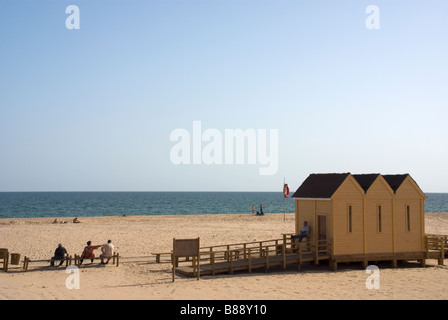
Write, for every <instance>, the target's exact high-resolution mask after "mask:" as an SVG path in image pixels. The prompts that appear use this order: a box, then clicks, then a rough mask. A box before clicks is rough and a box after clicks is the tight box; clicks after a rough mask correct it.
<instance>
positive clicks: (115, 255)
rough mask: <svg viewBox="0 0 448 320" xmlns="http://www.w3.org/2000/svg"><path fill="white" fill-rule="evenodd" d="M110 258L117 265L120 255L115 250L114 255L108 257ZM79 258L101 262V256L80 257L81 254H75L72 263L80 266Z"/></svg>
mask: <svg viewBox="0 0 448 320" xmlns="http://www.w3.org/2000/svg"><path fill="white" fill-rule="evenodd" d="M105 259H108V258H103V260H105ZM110 259H112V264H115V265H116V266H117V267H118V265H119V263H120V255H119V254H118V252H115V253H114V255H113V256H112V257H111V258H110ZM81 260H93V261H96V260H98V261H100V262H101V257H95V258H81V256H79V255H77V254H75V259H74V263H75V265H76V266H77V267H80V266H81Z"/></svg>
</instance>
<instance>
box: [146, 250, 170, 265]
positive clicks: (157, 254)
mask: <svg viewBox="0 0 448 320" xmlns="http://www.w3.org/2000/svg"><path fill="white" fill-rule="evenodd" d="M172 254H173V253H172V252H151V255H153V256H156V262H157V263H160V256H162V255H169V256H170V259H171V256H172Z"/></svg>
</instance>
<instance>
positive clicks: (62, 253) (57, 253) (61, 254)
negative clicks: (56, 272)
mask: <svg viewBox="0 0 448 320" xmlns="http://www.w3.org/2000/svg"><path fill="white" fill-rule="evenodd" d="M67 255H68V253H67V250H66V249H65V248H64V247H63V246H62V244H61V243H60V244H58V247H57V248H56V250H54V257H52V258H51V262H50V265H51V266H52V267H54V262H55V261H58V260H60V261H61V262H59V265H62V263H64V261H65V259H66V256H67Z"/></svg>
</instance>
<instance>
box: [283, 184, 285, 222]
mask: <svg viewBox="0 0 448 320" xmlns="http://www.w3.org/2000/svg"><path fill="white" fill-rule="evenodd" d="M284 190H285V178H284V177H283V222H285V221H286V204H285V191H284Z"/></svg>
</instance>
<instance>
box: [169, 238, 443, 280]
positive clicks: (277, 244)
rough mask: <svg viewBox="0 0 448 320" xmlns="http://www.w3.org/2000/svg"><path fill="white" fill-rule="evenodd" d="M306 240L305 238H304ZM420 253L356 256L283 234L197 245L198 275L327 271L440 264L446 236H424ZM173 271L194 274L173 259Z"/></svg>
mask: <svg viewBox="0 0 448 320" xmlns="http://www.w3.org/2000/svg"><path fill="white" fill-rule="evenodd" d="M305 239H306V238H305ZM425 247H426V248H425V249H426V250H425V251H424V252H400V253H379V254H356V255H336V256H333V255H331V252H332V250H331V242H327V241H314V242H313V241H305V240H304V242H302V243H297V242H294V241H292V240H291V239H288V238H287V237H286V236H283V239H274V240H265V241H256V242H248V243H240V244H229V245H221V246H212V247H204V248H201V253H200V266H199V272H200V275H216V274H223V273H228V274H233V273H234V272H248V273H251V272H252V271H253V270H260V269H261V270H264V271H265V272H267V271H268V270H269V269H270V268H272V267H277V268H278V267H280V268H283V269H286V268H287V266H288V265H291V264H292V265H296V266H297V269H298V270H300V268H301V265H302V264H303V263H304V262H314V263H315V264H319V262H320V261H328V264H329V267H330V269H331V270H333V271H335V270H337V265H338V263H342V262H362V263H363V265H364V266H365V267H367V265H368V263H369V261H370V262H377V261H391V262H392V266H393V267H397V262H398V261H399V260H417V261H419V262H420V264H421V265H422V266H425V263H426V262H425V261H426V259H437V260H438V264H439V265H443V264H444V258H445V254H446V253H448V250H445V248H447V247H448V236H439V235H427V236H426V238H425ZM176 272H177V273H179V274H183V275H185V276H188V277H196V276H197V272H196V270H195V269H194V268H193V267H192V265H191V263H189V262H188V261H186V262H182V266H179V262H178V261H176Z"/></svg>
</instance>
